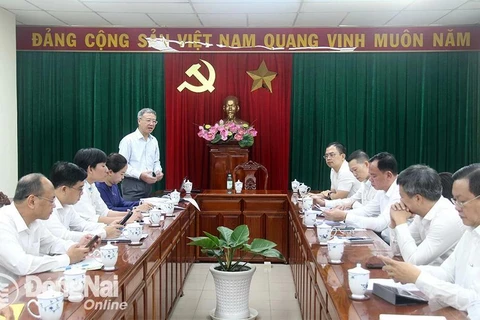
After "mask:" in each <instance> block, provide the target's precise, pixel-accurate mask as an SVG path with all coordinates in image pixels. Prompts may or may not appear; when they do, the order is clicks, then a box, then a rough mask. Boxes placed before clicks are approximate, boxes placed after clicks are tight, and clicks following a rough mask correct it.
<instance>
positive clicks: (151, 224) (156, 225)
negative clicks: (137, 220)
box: [150, 223, 160, 228]
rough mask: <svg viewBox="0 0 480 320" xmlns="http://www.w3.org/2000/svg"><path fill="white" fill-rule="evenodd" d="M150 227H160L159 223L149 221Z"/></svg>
mask: <svg viewBox="0 0 480 320" xmlns="http://www.w3.org/2000/svg"><path fill="white" fill-rule="evenodd" d="M150 227H151V228H158V227H160V223H150Z"/></svg>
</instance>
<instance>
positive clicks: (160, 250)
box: [8, 190, 467, 320]
mask: <svg viewBox="0 0 480 320" xmlns="http://www.w3.org/2000/svg"><path fill="white" fill-rule="evenodd" d="M193 197H194V198H195V199H196V201H197V203H198V205H199V206H200V209H201V210H200V211H198V210H197V209H196V208H195V207H194V206H193V205H191V204H189V203H188V202H181V203H180V206H181V207H182V209H181V210H180V209H178V210H176V211H175V216H174V217H170V218H167V219H166V221H165V225H164V227H163V228H158V227H157V228H153V227H149V226H148V225H146V226H145V227H144V233H147V234H148V237H147V238H146V239H145V240H143V244H142V245H141V246H129V245H128V244H125V243H119V244H117V245H118V248H119V258H118V261H117V265H116V267H117V269H116V270H114V271H112V272H106V271H103V270H95V271H88V272H87V276H88V277H89V278H92V279H97V281H99V283H114V284H116V288H117V290H116V291H115V294H114V295H113V296H106V297H105V296H103V297H102V296H94V295H93V294H90V291H89V295H88V296H87V297H85V299H84V300H83V301H82V302H79V303H72V302H68V301H65V303H64V310H63V314H62V319H125V320H131V319H168V317H169V316H170V315H171V312H172V310H173V307H174V305H175V303H176V302H177V300H178V299H179V298H180V297H181V295H182V293H183V285H184V282H185V279H186V277H187V275H188V272H189V270H190V268H191V266H192V264H193V263H194V262H209V261H211V259H210V258H209V257H206V256H203V255H202V254H200V251H199V249H198V248H196V247H192V246H188V245H187V243H188V242H189V239H188V238H187V237H193V236H200V235H203V232H202V231H208V232H213V233H216V227H218V226H221V225H222V226H228V227H231V228H234V227H235V226H236V225H239V224H247V225H248V226H249V229H250V238H251V239H253V238H255V237H265V238H267V239H269V240H272V241H274V242H276V243H277V244H278V249H279V250H280V251H281V252H282V253H283V254H284V256H285V257H286V260H287V262H288V264H289V265H290V266H291V270H292V275H293V279H294V283H295V292H294V293H292V294H295V296H296V297H297V299H298V302H299V305H300V309H301V312H302V316H303V319H308V320H311V319H349V320H353V319H378V318H379V315H380V314H408V315H437V316H444V317H446V318H447V319H448V320H450V319H467V316H466V313H464V312H461V311H458V310H455V309H453V308H449V307H448V308H441V309H438V310H435V307H434V306H431V305H429V304H416V305H410V306H394V305H392V304H389V303H388V302H386V301H384V300H382V299H380V298H379V297H377V296H375V295H373V294H371V293H369V294H368V295H369V297H370V298H369V299H368V300H365V301H353V300H351V299H350V298H349V294H350V290H349V288H348V274H347V270H348V269H351V268H353V267H354V266H355V265H356V264H357V263H361V264H362V267H364V268H365V263H366V260H367V259H368V258H370V257H371V256H373V255H377V254H384V255H389V254H390V249H389V246H388V245H387V244H386V243H385V242H384V241H383V240H382V239H380V238H379V237H378V236H377V235H376V234H375V233H373V232H371V231H359V232H356V233H355V235H359V236H362V235H365V236H368V237H370V238H372V239H373V243H371V244H355V245H346V246H345V252H344V255H343V259H342V260H343V264H337V265H332V264H329V263H328V259H327V248H326V246H321V245H319V243H318V240H317V236H316V231H315V229H314V228H307V227H306V226H305V225H304V224H303V222H302V215H301V213H300V210H299V202H298V197H297V196H296V195H293V194H292V193H286V192H284V191H275V190H268V191H261V190H258V191H243V192H242V193H241V194H229V193H227V191H226V190H206V191H204V192H202V193H200V194H197V195H194V196H193ZM259 259H260V260H259ZM259 259H257V260H256V261H258V262H262V261H263V259H264V258H259ZM271 261H272V262H273V263H284V262H281V261H278V260H271ZM370 272H371V273H370V277H371V278H386V277H387V275H386V273H385V272H384V271H382V270H380V269H376V270H370ZM62 275H63V273H62V272H46V273H41V274H38V275H37V276H38V277H39V279H41V281H43V282H46V281H56V280H58V279H60V277H62ZM26 279H27V277H21V278H20V279H18V281H17V283H18V289H17V288H16V287H13V286H11V287H10V288H9V291H8V297H9V300H10V302H12V301H14V303H27V302H28V301H29V300H30V299H32V297H29V296H27V289H29V286H28V285H26ZM87 300H88V302H87ZM122 302H126V305H123V306H124V308H121V307H120V304H121V303H122ZM32 309H33V310H34V311H36V307H35V306H34V305H32ZM20 319H34V318H33V317H32V316H31V315H30V314H29V313H28V311H27V310H26V306H25V307H24V309H23V312H22V314H21V316H20Z"/></svg>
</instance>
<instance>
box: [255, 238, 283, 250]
mask: <svg viewBox="0 0 480 320" xmlns="http://www.w3.org/2000/svg"><path fill="white" fill-rule="evenodd" d="M276 246H277V245H276V244H275V242H272V241H270V240H266V239H253V241H252V243H251V244H250V250H251V251H253V252H256V253H260V252H262V251H264V250H269V249H272V248H274V247H276Z"/></svg>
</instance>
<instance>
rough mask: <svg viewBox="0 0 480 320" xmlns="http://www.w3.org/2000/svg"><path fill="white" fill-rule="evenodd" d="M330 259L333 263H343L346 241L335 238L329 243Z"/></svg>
mask: <svg viewBox="0 0 480 320" xmlns="http://www.w3.org/2000/svg"><path fill="white" fill-rule="evenodd" d="M327 246H328V257H329V258H330V262H331V263H341V262H342V256H343V250H344V249H345V241H343V240H342V239H338V238H337V237H334V238H333V239H332V240H328V241H327Z"/></svg>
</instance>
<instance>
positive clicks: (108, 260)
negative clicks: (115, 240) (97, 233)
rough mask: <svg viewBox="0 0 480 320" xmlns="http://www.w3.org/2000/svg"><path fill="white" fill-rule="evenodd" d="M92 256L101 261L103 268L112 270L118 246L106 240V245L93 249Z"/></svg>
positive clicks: (115, 261)
mask: <svg viewBox="0 0 480 320" xmlns="http://www.w3.org/2000/svg"><path fill="white" fill-rule="evenodd" d="M93 256H94V257H95V259H97V260H98V259H100V261H101V262H102V263H103V270H106V271H109V270H114V269H115V264H116V263H117V258H118V247H117V246H114V245H113V244H111V243H110V241H108V242H107V244H106V245H104V246H103V247H100V248H99V249H97V250H95V251H94V252H93Z"/></svg>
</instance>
